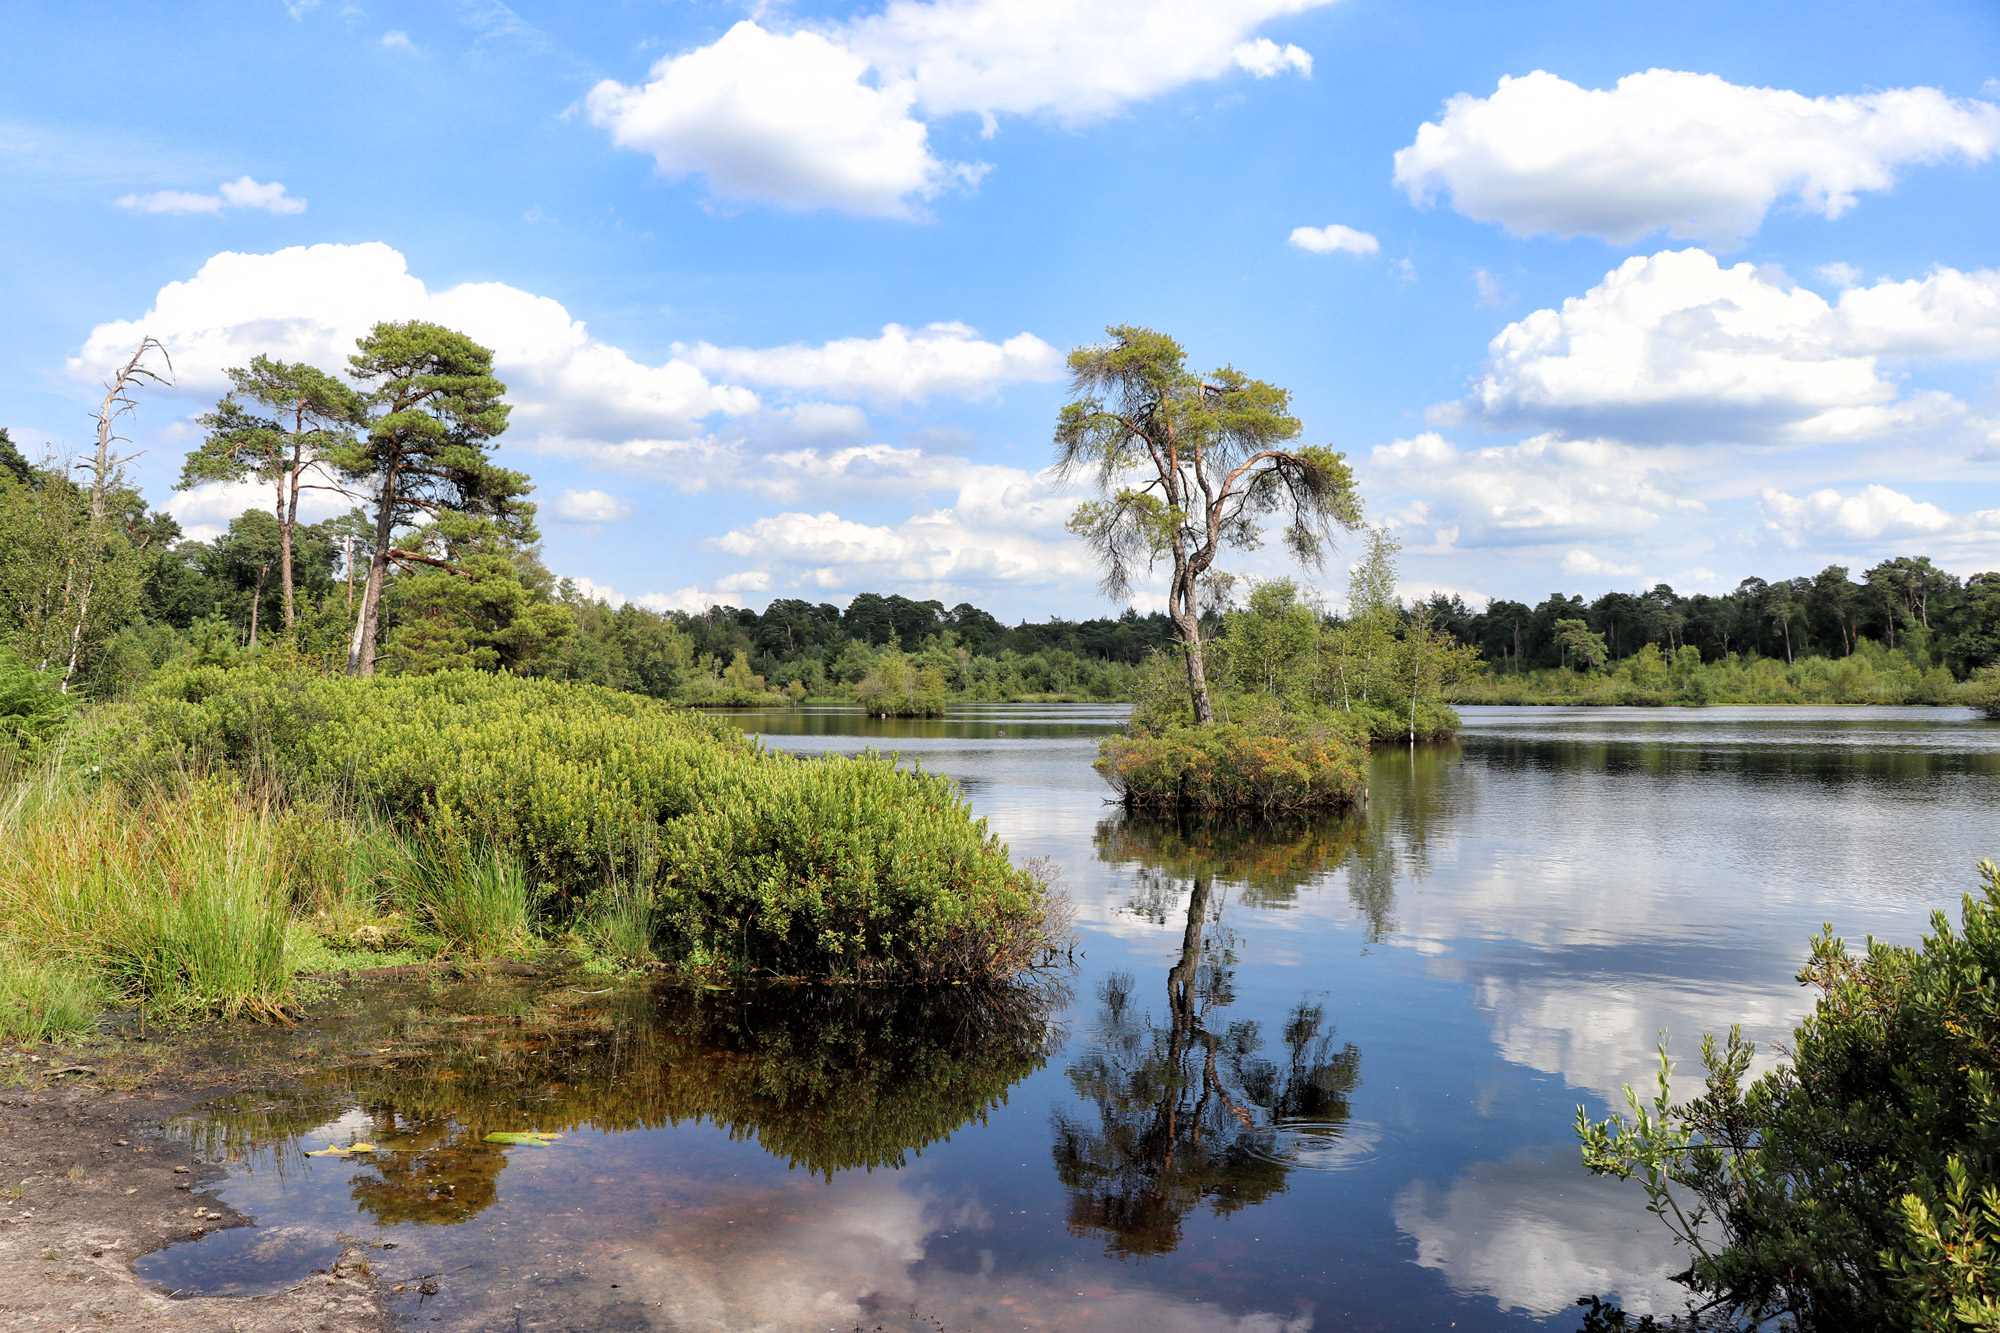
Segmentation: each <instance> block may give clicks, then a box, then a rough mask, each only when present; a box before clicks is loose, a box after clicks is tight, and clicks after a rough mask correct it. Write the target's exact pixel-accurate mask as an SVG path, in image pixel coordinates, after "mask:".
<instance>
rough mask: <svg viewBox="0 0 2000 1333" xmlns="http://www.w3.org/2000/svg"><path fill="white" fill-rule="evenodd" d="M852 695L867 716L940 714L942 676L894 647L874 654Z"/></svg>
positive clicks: (929, 715)
mask: <svg viewBox="0 0 2000 1333" xmlns="http://www.w3.org/2000/svg"><path fill="white" fill-rule="evenodd" d="M854 695H855V697H856V698H857V699H859V700H860V701H861V706H862V707H863V708H865V709H867V710H868V715H869V716H870V717H943V716H944V707H945V685H944V676H943V674H942V673H941V672H939V671H938V670H936V669H935V668H920V667H919V666H918V665H917V663H916V662H915V661H914V660H912V659H911V658H910V657H909V656H908V655H907V654H905V653H900V652H897V651H896V650H894V649H893V648H888V649H884V650H883V651H881V652H879V653H877V654H876V655H875V661H874V665H872V666H870V667H869V668H868V673H867V674H866V675H864V676H863V677H862V678H861V683H860V684H859V685H856V686H855V687H854Z"/></svg>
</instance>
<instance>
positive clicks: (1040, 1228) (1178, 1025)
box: [141, 706, 2000, 1333]
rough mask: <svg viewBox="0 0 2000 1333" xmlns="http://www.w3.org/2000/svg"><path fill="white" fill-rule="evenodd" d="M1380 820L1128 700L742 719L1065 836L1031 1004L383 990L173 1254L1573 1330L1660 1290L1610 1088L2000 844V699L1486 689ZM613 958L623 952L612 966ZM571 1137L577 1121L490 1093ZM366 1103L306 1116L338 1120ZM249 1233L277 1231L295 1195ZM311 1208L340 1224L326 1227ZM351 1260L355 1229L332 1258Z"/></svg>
mask: <svg viewBox="0 0 2000 1333" xmlns="http://www.w3.org/2000/svg"><path fill="white" fill-rule="evenodd" d="M1465 712H1466V721H1467V727H1466V731H1465V733H1464V735H1463V737H1462V738H1461V740H1460V741H1459V742H1458V743H1456V744H1453V745H1449V746H1439V747H1430V748H1420V749H1418V750H1417V751H1415V752H1414V753H1412V752H1411V751H1409V750H1407V749H1396V748H1391V749H1388V750H1385V751H1383V752H1382V753H1380V754H1378V755H1377V757H1376V759H1375V760H1374V764H1373V772H1372V777H1371V792H1372V799H1371V802H1370V808H1369V810H1368V812H1367V814H1366V815H1365V816H1364V817H1355V818H1350V819H1346V820H1335V821H1322V822H1319V823H1315V824H1308V825H1300V826H1288V827H1272V826H1259V825H1254V824H1249V825H1246V824H1242V823H1227V822H1214V821H1209V822H1191V823H1180V824H1176V823H1172V822H1161V821H1138V820H1126V819H1124V818H1122V817H1121V816H1120V814H1119V812H1118V811H1117V810H1116V808H1115V807H1112V806H1108V805H1106V804H1104V796H1105V794H1106V789H1105V788H1104V786H1103V784H1102V783H1101V781H1100V780H1099V779H1098V778H1097V777H1096V776H1095V775H1094V774H1093V773H1092V771H1091V769H1090V760H1091V758H1092V756H1093V755H1094V752H1095V746H1096V738H1097V737H1098V736H1099V735H1101V734H1102V733H1103V732H1105V731H1106V730H1109V729H1111V728H1113V727H1115V726H1116V725H1117V723H1118V721H1119V717H1120V710H1117V709H1112V708H1095V707H1081V706H1013V707H1009V706H992V707H983V708H968V709H964V710H957V711H955V712H954V714H953V716H952V717H950V718H947V719H944V720H942V721H934V722H870V721H868V720H866V719H863V718H861V717H859V715H858V714H856V713H855V712H853V711H851V710H838V709H813V710H798V711H786V712H773V713H767V714H735V715H733V716H734V717H735V719H736V720H737V721H738V723H739V724H740V725H742V726H744V727H745V728H746V729H749V730H753V731H758V732H761V733H762V734H763V735H764V736H765V737H766V738H767V742H768V743H769V744H770V745H772V746H774V747H780V748H785V749H792V750H805V751H810V752H817V751H819V750H823V749H834V750H838V751H842V752H849V751H854V750H858V749H862V748H867V747H871V746H872V747H875V748H878V749H884V750H889V749H893V750H897V751H899V752H900V753H901V754H902V755H903V757H904V759H905V761H914V762H921V763H922V764H923V765H924V766H925V767H927V768H931V769H935V770H938V771H942V772H946V773H949V774H951V775H952V776H954V777H955V778H957V779H958V780H959V781H960V782H961V784H962V785H963V786H964V788H965V790H966V792H967V794H968V796H969V798H970V799H971V801H972V803H973V805H974V807H975V808H976V809H977V811H978V812H979V813H980V814H981V815H983V816H985V817H986V818H987V819H988V820H989V821H990V822H991V824H992V827H993V828H994V829H995V831H997V832H998V833H999V834H1000V835H1001V836H1002V837H1004V838H1005V839H1006V840H1007V841H1008V843H1009V844H1010V846H1011V848H1012V850H1013V852H1014V853H1015V855H1016V857H1017V858H1022V857H1030V856H1044V857H1048V858H1050V859H1051V860H1053V861H1054V862H1055V863H1057V864H1058V865H1059V866H1060V867H1061V868H1062V871H1063V881H1064V884H1065V886H1066V888H1067V890H1068V892H1069V893H1070V895H1071V896H1072V898H1073V900H1074V903H1075V906H1076V909H1077V918H1078V936H1079V947H1078V951H1077V952H1078V965H1077V968H1076V971H1075V974H1074V975H1073V976H1071V977H1069V978H1068V979H1067V982H1066V991H1065V990H1064V989H1063V988H1044V989H1042V990H1041V991H1039V992H1024V993H1021V994H1017V995H1012V996H1005V997H1001V998H1000V999H998V1000H991V999H970V998H968V997H964V996H956V995H952V994H946V995H936V994H932V995H930V996H927V997H908V996H903V997H898V996H895V995H893V994H889V993H884V992H860V993H856V992H853V991H848V992H845V993H842V992H837V991H825V992H821V991H810V990H804V991H802V990H799V989H796V988H794V989H785V990H770V991H749V992H738V993H733V994H715V993H691V992H687V991H682V990H676V989H673V988H657V989H652V990H647V989H644V988H632V987H625V988H608V989H607V988H604V987H603V985H602V983H596V984H591V983H581V984H579V983H576V982H574V981H570V982H565V983H550V984H545V985H541V986H539V987H537V988H534V989H527V990H523V989H520V988H511V989H509V988H479V987H459V988H447V989H441V990H433V989H428V988H423V987H417V986H406V987H403V988H400V989H398V988H393V987H384V988H382V989H381V990H380V991H379V992H377V993H376V994H374V995H373V996H372V997H371V998H370V999H369V1001H368V1004H367V1006H366V1007H365V1009H364V1010H363V1011H361V1012H359V1013H357V1014H355V1015H353V1016H351V1017H349V1018H345V1019H340V1020H335V1021H336V1023H345V1024H347V1025H348V1026H347V1027H346V1028H343V1029H341V1030H342V1031H346V1032H349V1033H350V1034H351V1038H350V1039H351V1043H352V1046H353V1049H354V1051H355V1059H354V1060H353V1061H351V1062H349V1063H348V1064H347V1065H343V1066H340V1067H333V1066H329V1068H328V1070H327V1072H326V1073H325V1074H323V1075H321V1076H318V1077H317V1078H316V1080H314V1081H313V1082H314V1087H313V1088H312V1089H311V1091H310V1093H309V1094H308V1095H305V1096H302V1097H295V1098H288V1099H280V1100H272V1101H268V1102H267V1101H264V1100H261V1099H258V1098H255V1097H252V1098H245V1099H239V1100H238V1101H236V1102H234V1103H232V1104H230V1105H228V1106H219V1107H216V1108H212V1109H211V1110H209V1111H207V1112H205V1113H202V1114H200V1115H197V1116H194V1117H190V1118H188V1119H186V1120H184V1121H182V1122H181V1123H179V1124H178V1125H177V1126H176V1127H175V1129H176V1132H179V1133H182V1134H186V1135H188V1136H190V1137H191V1138H193V1139H195V1140H196V1141H197V1142H198V1143H200V1144H201V1145H202V1146H203V1147H204V1149H205V1150H206V1151H208V1152H210V1153H211V1154H212V1155H214V1156H216V1157H218V1158H223V1159H227V1160H230V1161H231V1162H232V1167H231V1174H230V1177H229V1179H228V1181H227V1183H226V1184H225V1185H224V1186H223V1194H224V1197H225V1198H226V1199H227V1200H228V1201H229V1202H230V1203H231V1204H233V1205H234V1206H235V1207H237V1208H238V1209H240V1210H242V1211H244V1212H245V1213H247V1214H250V1215H252V1216H254V1217H255V1218H256V1219H257V1222H258V1227H257V1228H256V1229H255V1232H252V1233H245V1232H237V1233H226V1232H225V1233H217V1234H214V1235H211V1236H209V1237H207V1238H205V1239H203V1240H201V1241H197V1242H193V1243H190V1244H185V1245H181V1246H177V1247H174V1248H172V1249H169V1250H167V1251H163V1252H161V1253H160V1254H158V1255H155V1256H150V1257H149V1258H148V1259H146V1260H144V1261H142V1263H141V1268H142V1271H144V1272H146V1273H147V1275H148V1276H150V1277H152V1278H154V1279H155V1280H157V1281H159V1282H161V1283H162V1284H163V1285H165V1286H167V1287H169V1288H173V1289H180V1290H234V1291H248V1290H257V1289H260V1284H262V1285H263V1286H272V1285H276V1286H282V1285H285V1284H287V1283H289V1282H291V1281H294V1280H296V1279H297V1277H298V1276H300V1275H301V1272H302V1270H305V1269H309V1268H310V1267H311V1266H312V1265H313V1264H314V1263H315V1262H317V1263H319V1264H322V1265H323V1264H324V1262H325V1260H324V1257H323V1255H324V1248H323V1247H324V1246H325V1245H326V1244H327V1243H329V1242H330V1241H331V1240H332V1239H333V1237H334V1235H335V1233H345V1234H347V1235H351V1236H357V1237H362V1238H364V1239H368V1240H371V1241H373V1242H376V1243H382V1242H388V1243H390V1244H392V1245H393V1248H388V1249H383V1250H381V1251H380V1253H379V1256H378V1257H377V1259H376V1260H375V1268H376V1270H377V1272H378V1273H380V1274H382V1275H383V1277H384V1279H385V1281H386V1282H387V1283H388V1284H389V1285H391V1286H397V1285H400V1286H401V1288H402V1289H401V1290H400V1291H396V1292H393V1293H392V1295H391V1297H390V1299H391V1303H392V1305H393V1307H394V1308H395V1310H396V1311H397V1313H398V1315H399V1317H401V1318H402V1319H403V1320H404V1321H405V1322H406V1323H407V1324H408V1325H409V1326H411V1327H415V1328H440V1329H453V1328H461V1329H490V1328H510V1329H511V1328H523V1329H525V1328H537V1329H562V1328H575V1329H634V1330H640V1329H668V1328H701V1329H710V1328H713V1329H764V1328H769V1329H792V1328H799V1329H840V1330H845V1329H850V1328H853V1327H855V1326H857V1325H859V1326H863V1327H867V1328H874V1327H876V1326H877V1325H882V1326H885V1327H890V1328H902V1327H915V1328H935V1327H937V1326H938V1325H940V1324H941V1325H942V1326H943V1327H945V1328H949V1329H954V1330H958V1329H974V1328H981V1329H983V1328H1013V1327H1022V1328H1093V1329H1146V1330H1148V1333H1158V1331H1160V1330H1211V1329H1213V1330H1225V1329H1226V1330H1237V1331H1239V1333H1252V1331H1253V1330H1255V1331H1258V1333H1264V1331H1270V1333H1275V1331H1276V1330H1281V1329H1282V1330H1300V1331H1302V1330H1306V1329H1373V1328H1381V1329H1428V1328H1439V1329H1443V1328H1452V1327H1456V1328H1459V1329H1515V1328H1521V1329H1528V1328H1558V1329H1573V1328H1575V1327H1576V1322H1577V1321H1576V1317H1575V1314H1574V1312H1573V1310H1571V1308H1570V1306H1571V1302H1572V1301H1573V1300H1574V1298H1575V1297H1576V1296H1577V1295H1579V1294H1582V1293H1586V1292H1601V1293H1605V1294H1616V1295H1619V1296H1621V1297H1622V1298H1623V1299H1625V1300H1626V1302H1627V1303H1628V1304H1629V1305H1631V1306H1633V1307H1634V1308H1639V1309H1644V1308H1663V1307H1664V1306H1665V1304H1666V1303H1668V1302H1670V1301H1671V1299H1672V1287H1671V1284H1670V1283H1669V1282H1668V1281H1667V1280H1666V1275H1667V1274H1668V1273H1670V1272H1672V1271H1675V1270H1676V1269H1677V1268H1679V1267H1682V1266H1683V1261H1681V1260H1679V1259H1678V1257H1677V1256H1676V1255H1675V1254H1674V1253H1673V1252H1672V1251H1671V1250H1670V1249H1669V1248H1668V1247H1667V1246H1666V1245H1665V1244H1663V1243H1662V1238H1661V1235H1660V1233H1659V1231H1658V1227H1657V1223H1655V1222H1654V1221H1653V1219H1651V1218H1650V1217H1648V1216H1647V1215H1646V1214H1645V1213H1644V1211H1643V1208H1642V1206H1641V1200H1640V1199H1639V1198H1638V1197H1637V1190H1636V1187H1623V1186H1618V1185H1614V1184H1610V1183H1606V1182H1600V1181H1594V1180H1592V1179H1590V1178H1589V1177H1587V1176H1585V1175H1584V1174H1583V1172H1582V1171H1581V1169H1580V1168H1579V1167H1578V1166H1577V1165H1576V1160H1577V1159H1576V1149H1575V1145H1574V1142H1573V1139H1572V1137H1571V1131H1570V1122H1571V1120H1572V1118H1573V1116H1574V1114H1575V1109H1576V1107H1577V1105H1578V1104H1579V1103H1581V1104H1582V1105H1584V1106H1586V1107H1587V1108H1588V1109H1589V1110H1590V1112H1591V1113H1592V1114H1593V1115H1596V1114H1602V1113H1603V1112H1604V1111H1605V1110H1606V1109H1607V1107H1608V1106H1609V1105H1610V1104H1611V1103H1612V1102H1613V1101H1615V1100H1616V1099H1617V1098H1618V1095H1619V1091H1618V1090H1619V1088H1620V1087H1621V1085H1622V1084H1624V1083H1626V1082H1629V1081H1637V1080H1642V1079H1647V1078H1649V1077H1650V1074H1651V1069H1652V1047H1653V1045H1654V1043H1655V1041H1656V1040H1657V1034H1658V1033H1660V1032H1661V1031H1663V1030H1664V1031H1667V1032H1670V1033H1671V1035H1672V1045H1673V1048H1674V1050H1675V1051H1676V1053H1677V1054H1678V1055H1681V1056H1686V1055H1687V1054H1689V1053H1690V1052H1691V1050H1692V1047H1693V1045H1694V1043H1695V1041H1696V1039H1697V1038H1698V1036H1699V1034H1700V1032H1701V1031H1702V1030H1703V1029H1705V1028H1717V1027H1723V1026H1726V1025H1728V1024H1729V1023H1731V1022H1741V1023H1742V1024H1743V1025H1744V1027H1745V1030H1746V1033H1747V1034H1748V1035H1750V1036H1751V1037H1753V1038H1755V1039H1757V1040H1759V1041H1768V1040H1770V1039H1771V1038H1773V1037H1775V1036H1779V1035H1782V1034H1783V1033H1784V1032H1785V1031H1787V1030H1788V1029H1789V1027H1790V1025H1791V1024H1792V1023H1793V1022H1794V1021H1795V1020H1796V1019H1797V1017H1798V1016H1799V1015H1800V1014H1801V1013H1802V1012H1803V1011H1804V1009H1805V1008H1806V1007H1807V1005H1808V1003H1809V997H1808V995H1807V994H1806V993H1805V992H1803V991H1801V989H1800V988H1799V987H1798V986H1797V985H1796V983H1795V982H1794V980H1793V974H1794V973H1795V972H1796V970H1797V967H1798V964H1799V962H1800V960H1801V958H1802V957H1803V955H1804V952H1805V943H1806V940H1807V939H1808V938H1809V937H1810V936H1811V935H1812V933H1813V932H1814V931H1815V930H1817V929H1818V927H1819V925H1820V923H1821V922H1823V921H1825V922H1832V923H1833V924H1834V925H1835V927H1836V929H1837V930H1839V931H1840V932H1841V933H1842V934H1844V935H1846V936H1847V937H1848V938H1850V939H1859V938H1860V937H1861V936H1863V935H1866V934H1871V933H1872V934H1875V935H1878V936H1882V937H1885V938H1890V939H1894V940H1899V941H1910V940H1914V939H1915V938H1916V936H1917V935H1918V934H1919V933H1920V932H1921V931H1922V930H1923V929H1925V928H1926V926H1927V923H1928V918H1929V914H1930V912H1931V911H1932V910H1933V909H1938V908H1945V909H1951V908H1953V907H1954V906H1955V904H1956V902H1957V900H1958V896H1959V894H1960V893H1961V892H1963V891H1964V890H1966V889H1967V888H1969V887H1971V886H1972V885H1973V883H1974V882H1975V881H1974V877H1973V873H1972V867H1973V863H1974V862H1975V861H1976V860H1977V859H1978V858H1979V857H1981V856H1987V855H1995V854H2000V836H1996V834H2000V829H1996V824H1995V814H1996V811H2000V726H1996V725H1992V724H1986V723H1981V722H1978V721H1975V720H1973V718H1972V716H1971V714H1969V713H1967V712H1963V711H1960V710H1946V709H1901V708H1869V709H1860V708H1842V709H1834V708H1825V709H1819V708H1812V709H1808V708H1787V709H1755V708H1717V709H1704V710H1676V709H1662V710H1645V711H1638V710H1615V709H1583V708H1577V709H1525V708H1519V709H1517V708H1474V709H1467V710H1465ZM599 991H601V992H602V993H593V992H599ZM521 1130H543V1131H551V1132H555V1133H558V1134H560V1137H558V1138H554V1139H552V1140H550V1141H549V1142H548V1144H547V1146H539V1147H538V1146H520V1145H505V1144H496V1143H489V1142H486V1141H485V1135H486V1134H488V1133H489V1132H494V1131H521ZM355 1142H360V1143H367V1144H372V1145H374V1148H375V1149H376V1151H373V1152H368V1153H357V1154H352V1155H349V1156H345V1157H338V1158H335V1157H306V1156H304V1155H303V1154H304V1152H305V1151H306V1150H308V1149H310V1150H320V1149H323V1148H324V1147H326V1146H328V1145H332V1146H336V1147H340V1146H344V1145H347V1144H350V1143H355ZM259 1233H261V1234H259ZM315 1247H320V1248H315ZM315 1256H320V1257H317V1258H315Z"/></svg>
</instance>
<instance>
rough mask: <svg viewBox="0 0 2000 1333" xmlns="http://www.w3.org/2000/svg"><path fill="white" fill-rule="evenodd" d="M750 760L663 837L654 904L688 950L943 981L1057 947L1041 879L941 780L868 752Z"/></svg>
mask: <svg viewBox="0 0 2000 1333" xmlns="http://www.w3.org/2000/svg"><path fill="white" fill-rule="evenodd" d="M758 760H759V762H756V763H753V764H749V765H745V766H744V767H743V769H742V771H741V772H740V774H739V775H738V776H737V777H736V780H735V782H734V783H733V784H732V786H733V787H734V788H735V790H733V791H731V792H730V793H729V798H728V799H727V800H718V801H710V802H705V803H704V805H703V807H702V808H700V809H697V810H694V811H692V812H690V813H689V814H687V815H685V816H683V817H682V818H681V819H679V820H676V821H675V822H674V823H672V824H671V825H669V826H667V828H666V829H665V832H664V836H663V839H662V847H661V851H662V857H663V859H664V860H665V861H666V862H667V863H668V865H669V866H670V867H671V869H670V870H669V871H668V872H667V878H666V883H665V887H664V891H663V893H662V895H661V908H662V912H663V915H664V917H665V921H666V925H667V927H668V930H669V937H670V938H673V939H677V940H680V941H684V942H685V943H686V945H687V946H688V947H690V948H691V949H692V950H693V951H694V953H695V955H696V956H698V957H708V958H716V959H722V960H727V961H729V963H730V964H731V965H732V966H733V967H737V968H752V969H756V970H759V971H765V972H771V973H775V974H777V975H780V976H805V977H813V976H828V975H834V976H848V977H859V978H864V979H887V978H892V977H896V978H907V979H915V980H949V979H954V978H988V977H1004V976H1009V975H1012V974H1013V973H1015V972H1018V971H1020V970H1022V969H1023V968H1026V967H1029V966H1031V965H1032V964H1034V963H1035V962H1036V961H1037V960H1038V959H1039V957H1040V956H1041V955H1042V954H1043V952H1044V951H1045V950H1046V949H1047V948H1049V947H1051V946H1053V945H1054V944H1055V943H1056V940H1055V939H1054V938H1053V937H1052V935H1050V934H1049V933H1048V931H1047V926H1046V923H1045V916H1046V913H1047V910H1048V894H1047V888H1046V886H1045V885H1043V884H1042V883H1040V882H1038V881H1037V880H1036V879H1035V878H1033V877H1032V876H1031V875H1028V874H1025V873H1023V872H1021V871H1018V870H1015V869H1014V868H1013V867H1012V866H1011V865H1010V864H1008V861H1007V857H1006V849H1005V847H1004V846H1002V845H1001V843H1000V841H999V840H998V839H997V838H994V837H993V836H991V835H990V834H988V833H987V832H986V824H985V821H984V820H974V819H973V818H972V814H971V810H970V807H969V806H968V805H967V804H966V802H965V799H964V798H963V797H962V796H960V795H959V794H958V791H957V789H956V787H955V786H954V785H953V784H952V783H951V781H950V780H949V779H947V778H944V777H940V776H938V775H935V774H929V773H923V772H903V771H899V770H898V769H897V768H896V767H895V765H894V764H893V763H892V762H891V761H890V760H888V759H882V758H877V757H875V756H873V755H869V756H865V757H861V758H855V759H846V760H843V759H836V758H824V759H786V758H780V757H777V756H758Z"/></svg>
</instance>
